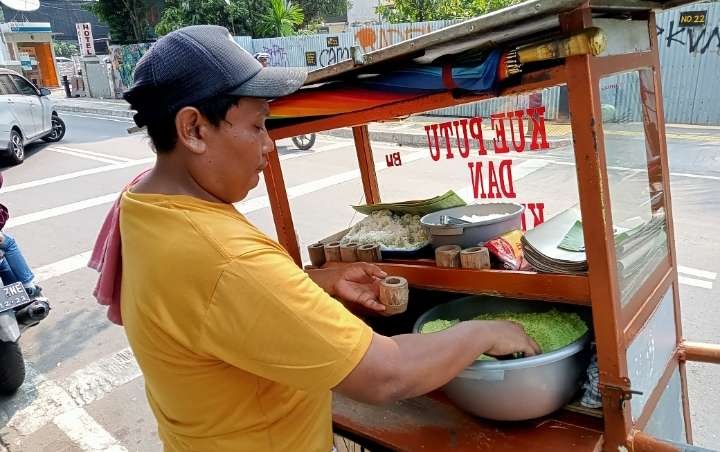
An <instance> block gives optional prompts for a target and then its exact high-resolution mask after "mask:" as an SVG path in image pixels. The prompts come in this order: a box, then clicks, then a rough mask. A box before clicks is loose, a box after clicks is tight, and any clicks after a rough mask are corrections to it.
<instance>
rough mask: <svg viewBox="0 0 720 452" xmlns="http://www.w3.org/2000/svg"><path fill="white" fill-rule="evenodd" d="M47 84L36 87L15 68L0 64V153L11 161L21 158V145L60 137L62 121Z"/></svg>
mask: <svg viewBox="0 0 720 452" xmlns="http://www.w3.org/2000/svg"><path fill="white" fill-rule="evenodd" d="M49 95H50V91H49V90H48V89H47V88H40V89H38V88H37V87H36V86H35V85H33V84H32V83H30V81H28V80H27V79H26V78H25V77H23V76H22V75H20V74H18V73H17V72H15V71H11V70H8V69H2V68H0V155H4V156H7V157H8V158H9V159H10V161H12V162H13V163H16V164H17V163H22V161H23V160H24V159H25V145H27V144H29V143H31V142H33V141H36V140H43V141H46V142H49V143H52V142H56V141H60V140H62V138H63V137H64V136H65V123H64V122H63V120H62V119H60V116H59V115H58V113H57V111H56V110H55V105H54V103H53V102H52V101H51V100H50V98H48V96H49Z"/></svg>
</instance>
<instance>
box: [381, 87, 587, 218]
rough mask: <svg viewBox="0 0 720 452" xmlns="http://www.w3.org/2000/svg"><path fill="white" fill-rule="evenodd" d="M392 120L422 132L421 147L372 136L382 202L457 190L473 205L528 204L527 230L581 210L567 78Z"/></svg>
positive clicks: (409, 130)
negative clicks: (388, 142)
mask: <svg viewBox="0 0 720 452" xmlns="http://www.w3.org/2000/svg"><path fill="white" fill-rule="evenodd" d="M385 124H386V126H387V124H388V123H385ZM393 127H395V128H397V130H398V132H404V133H411V134H414V135H416V136H417V141H418V142H417V146H418V147H402V148H392V147H388V146H387V145H384V144H381V143H376V142H373V150H374V154H375V165H376V167H377V170H378V183H379V186H380V193H381V194H382V201H383V202H398V201H405V200H408V199H420V198H429V197H432V196H436V195H439V194H441V193H444V192H446V191H448V190H453V191H455V193H457V194H458V195H459V196H460V197H461V198H462V199H463V200H464V201H466V202H467V203H468V204H474V203H494V202H515V203H520V204H523V205H524V206H525V212H524V216H523V218H522V228H523V229H532V228H534V227H536V226H539V225H540V224H542V223H544V222H546V221H547V220H549V219H551V218H553V217H554V216H556V215H557V214H559V213H561V212H564V211H566V210H567V209H569V208H573V209H576V210H578V211H579V209H578V208H577V206H578V199H579V198H578V190H577V178H576V172H575V157H574V153H573V146H572V134H571V128H570V124H569V112H568V104H567V89H566V87H565V86H564V85H563V86H556V87H552V88H547V89H543V90H540V91H536V92H530V93H523V94H519V95H512V96H504V97H498V98H492V99H487V100H483V101H479V102H472V103H468V104H464V105H460V106H456V107H450V108H444V109H440V110H434V111H430V112H426V113H424V114H422V115H415V116H413V117H411V118H407V119H405V120H403V121H398V122H397V123H395V125H393ZM370 129H371V131H372V129H373V126H372V125H371V126H370Z"/></svg>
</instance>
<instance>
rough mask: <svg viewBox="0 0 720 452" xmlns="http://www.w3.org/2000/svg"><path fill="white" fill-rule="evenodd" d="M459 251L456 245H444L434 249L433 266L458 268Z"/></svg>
mask: <svg viewBox="0 0 720 452" xmlns="http://www.w3.org/2000/svg"><path fill="white" fill-rule="evenodd" d="M461 249H462V248H460V247H459V246H458V245H445V246H439V247H437V248H435V264H436V265H437V266H438V267H446V268H460V250H461Z"/></svg>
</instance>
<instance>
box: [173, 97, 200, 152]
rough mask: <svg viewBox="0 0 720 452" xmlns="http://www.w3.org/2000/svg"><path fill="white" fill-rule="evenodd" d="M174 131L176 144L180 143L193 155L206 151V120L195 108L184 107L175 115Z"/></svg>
mask: <svg viewBox="0 0 720 452" xmlns="http://www.w3.org/2000/svg"><path fill="white" fill-rule="evenodd" d="M175 130H176V131H177V135H178V142H180V143H182V144H183V145H184V146H185V147H186V148H187V149H188V150H190V152H192V153H194V154H204V153H205V152H206V151H207V144H206V143H205V138H207V137H206V133H207V130H208V122H207V119H205V117H204V116H203V115H202V114H201V113H200V111H199V110H198V109H197V108H195V107H184V108H182V109H181V110H180V111H179V112H178V113H177V115H175Z"/></svg>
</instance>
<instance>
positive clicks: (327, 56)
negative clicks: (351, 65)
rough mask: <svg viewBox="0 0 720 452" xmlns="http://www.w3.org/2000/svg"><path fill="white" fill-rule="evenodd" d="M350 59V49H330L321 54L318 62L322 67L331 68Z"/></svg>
mask: <svg viewBox="0 0 720 452" xmlns="http://www.w3.org/2000/svg"><path fill="white" fill-rule="evenodd" d="M347 59H350V49H349V48H347V47H328V48H327V49H323V50H322V52H320V56H319V58H318V62H319V63H320V67H325V66H330V65H331V64H335V63H339V62H341V61H342V60H347Z"/></svg>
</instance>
